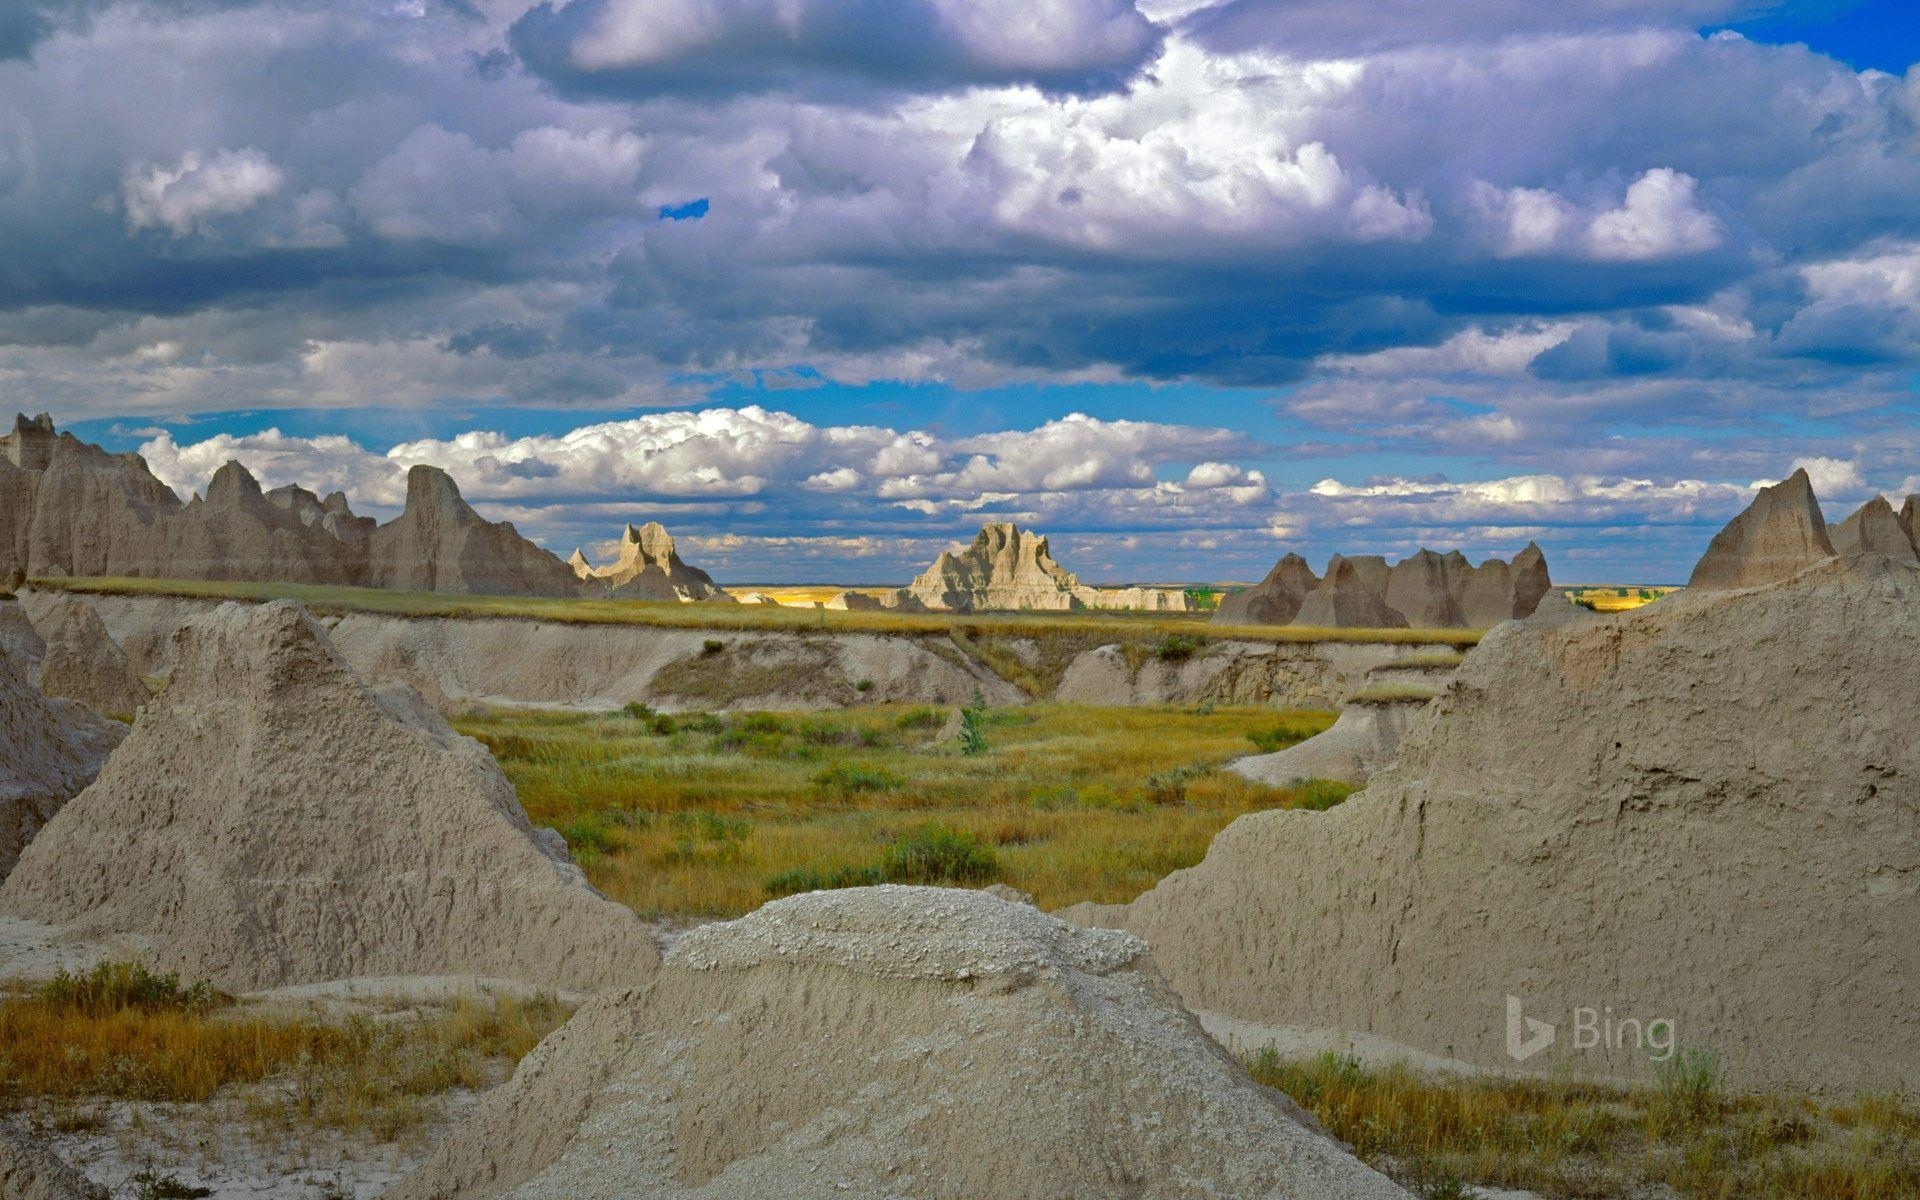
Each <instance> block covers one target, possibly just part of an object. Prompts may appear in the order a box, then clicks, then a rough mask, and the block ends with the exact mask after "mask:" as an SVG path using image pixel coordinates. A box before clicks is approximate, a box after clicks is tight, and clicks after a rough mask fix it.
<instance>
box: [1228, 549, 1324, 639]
mask: <svg viewBox="0 0 1920 1200" xmlns="http://www.w3.org/2000/svg"><path fill="white" fill-rule="evenodd" d="M1318 586H1320V577H1319V576H1318V575H1315V574H1314V573H1313V568H1312V567H1309V566H1308V565H1307V560H1306V559H1304V558H1301V557H1300V556H1299V555H1298V554H1288V555H1286V556H1285V557H1283V558H1282V559H1281V560H1280V561H1279V562H1277V563H1275V564H1273V570H1271V571H1268V572H1267V577H1266V578H1265V579H1262V580H1261V581H1260V582H1259V583H1257V584H1255V585H1254V586H1252V587H1250V588H1245V589H1243V590H1241V591H1238V592H1234V593H1232V594H1231V595H1229V596H1227V597H1226V598H1225V599H1223V600H1221V601H1220V607H1219V608H1218V609H1217V610H1216V611H1215V612H1214V614H1213V623H1214V624H1215V625H1288V624H1291V623H1292V622H1293V619H1294V617H1296V616H1298V615H1299V614H1300V606H1301V605H1302V604H1304V603H1306V599H1307V595H1308V593H1310V592H1312V591H1313V589H1314V588H1316V587H1318Z"/></svg>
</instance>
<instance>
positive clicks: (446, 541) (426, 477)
mask: <svg viewBox="0 0 1920 1200" xmlns="http://www.w3.org/2000/svg"><path fill="white" fill-rule="evenodd" d="M363 582H364V583H365V584H366V586H368V587H379V588H401V589H405V590H408V591H417V592H463V593H470V594H474V595H484V596H578V595H579V594H580V581H579V580H578V579H576V578H574V574H573V572H572V570H570V569H569V568H568V567H567V564H565V563H563V562H561V561H560V560H559V559H558V558H556V557H554V556H553V555H552V554H549V553H547V552H546V551H545V550H542V549H541V548H540V547H538V546H536V545H534V544H533V543H532V542H530V541H528V540H527V539H526V538H523V537H521V536H520V533H519V531H518V530H516V529H514V527H513V525H512V524H511V523H509V522H506V521H500V522H494V521H489V520H487V519H486V518H484V517H482V516H481V515H480V514H479V513H477V512H475V511H473V507H472V506H471V505H469V504H468V503H467V502H466V501H465V500H463V499H461V497H460V489H459V487H458V486H457V485H456V484H455V483H454V482H453V477H452V476H450V475H448V474H447V473H446V472H445V471H442V470H441V469H440V468H438V467H428V466H418V467H414V468H413V469H412V470H410V471H408V472H407V507H406V511H405V512H403V513H401V514H400V516H398V517H397V518H395V519H394V520H392V521H390V522H388V523H387V524H385V525H382V526H380V527H379V528H378V529H376V530H374V531H373V534H372V536H371V537H369V538H368V547H367V569H366V576H365V579H364V580H363Z"/></svg>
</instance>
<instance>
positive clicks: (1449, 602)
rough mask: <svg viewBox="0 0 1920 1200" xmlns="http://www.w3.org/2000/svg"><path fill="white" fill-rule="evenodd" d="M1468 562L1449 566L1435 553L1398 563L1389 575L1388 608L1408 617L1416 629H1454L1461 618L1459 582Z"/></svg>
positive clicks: (1461, 622)
mask: <svg viewBox="0 0 1920 1200" xmlns="http://www.w3.org/2000/svg"><path fill="white" fill-rule="evenodd" d="M1465 566H1466V560H1465V559H1464V558H1462V559H1460V560H1459V562H1458V563H1453V562H1449V561H1448V560H1447V559H1445V558H1442V557H1441V556H1440V555H1438V554H1435V553H1434V552H1433V551H1431V550H1421V551H1418V552H1416V553H1415V554H1413V555H1411V556H1409V557H1407V558H1403V559H1401V560H1400V561H1399V562H1398V563H1395V564H1394V566H1393V569H1392V570H1391V571H1389V572H1388V573H1387V607H1388V608H1391V609H1393V610H1394V611H1395V612H1397V613H1399V614H1400V615H1401V616H1403V617H1405V618H1406V620H1407V624H1409V625H1411V626H1413V627H1414V628H1415V629H1454V628H1458V627H1460V626H1462V625H1465V624H1466V622H1465V621H1464V620H1463V619H1462V618H1461V614H1460V603H1459V598H1458V595H1459V594H1458V592H1457V591H1456V590H1455V587H1456V584H1455V579H1456V578H1457V577H1458V574H1459V572H1460V570H1461V569H1462V568H1464V567H1465Z"/></svg>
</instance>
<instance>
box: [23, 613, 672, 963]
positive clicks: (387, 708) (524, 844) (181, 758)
mask: <svg viewBox="0 0 1920 1200" xmlns="http://www.w3.org/2000/svg"><path fill="white" fill-rule="evenodd" d="M173 658H174V667H173V674H172V678H171V681H170V683H169V686H168V688H167V690H166V692H165V693H163V694H162V695H161V696H160V697H159V698H158V699H156V700H155V701H154V702H153V703H152V704H150V705H149V706H148V707H147V708H146V709H145V710H144V711H143V712H142V714H141V717H140V720H139V722H138V724H137V725H136V727H135V729H134V731H133V733H132V734H131V735H129V736H128V738H127V740H126V741H125V742H124V743H122V745H121V746H120V748H119V750H118V751H117V752H116V753H115V754H114V756H113V758H112V759H111V760H110V761H109V762H108V763H107V766H106V768H105V769H104V770H103V771H102V772H101V774H100V777H99V778H98V779H97V780H96V781H95V782H94V783H93V785H92V786H91V787H89V788H88V789H87V790H86V791H85V792H83V793H81V795H79V796H78V797H76V798H75V799H74V800H72V801H71V802H69V803H68V804H67V805H66V806H65V807H64V808H62V809H61V810H60V812H59V813H58V815H56V816H55V818H54V819H53V821H52V822H50V823H49V824H48V826H47V828H46V829H44V830H42V831H41V833H40V835H39V836H38V837H37V838H35V839H34V840H33V842H32V843H31V844H29V845H28V847H27V851H26V853H25V854H24V855H22V856H21V860H20V862H19V865H18V866H16V867H15V869H14V872H13V874H12V875H11V876H10V877H9V878H8V879H7V882H6V884H5V885H4V886H0V913H5V914H7V915H11V916H16V917H23V918H26V919H29V920H34V921H39V922H44V923H46V924H50V925H59V926H65V927H69V928H70V929H71V930H72V932H73V933H74V934H75V936H78V937H82V938H86V937H96V938H106V937H113V936H119V935H129V936H133V937H136V938H139V939H141V940H142V941H143V942H144V943H145V944H146V945H147V946H149V947H150V950H149V957H150V958H152V959H153V961H154V963H155V965H156V966H158V967H159V968H161V969H163V970H171V971H179V972H181V973H183V974H186V975H188V976H190V977H195V978H204V979H209V980H211V981H212V982H213V983H214V984H216V985H217V986H219V987H222V988H225V989H228V990H232V991H244V990H250V989H254V988H262V987H276V986H281V985H286V984H298V983H312V982H319V981H324V980H331V979H341V978H347V977H352V976H363V975H435V974H457V975H481V976H498V977H505V978H510V979H518V980H523V981H526V982H529V983H535V984H541V985H546V986H554V987H564V988H596V987H601V986H606V985H609V984H614V983H620V982H634V981H639V980H644V979H646V978H648V977H649V976H650V975H651V974H652V972H653V970H654V968H655V967H656V965H657V955H656V952H655V949H654V945H653V942H652V939H651V938H650V936H649V935H648V933H647V930H646V929H645V927H644V926H643V925H642V924H641V923H640V921H639V919H638V918H637V917H635V916H634V915H633V914H632V913H631V912H629V911H628V910H627V909H625V908H622V907H620V906H619V905H616V904H614V903H612V902H611V901H608V900H606V899H605V898H603V897H602V896H601V895H600V894H599V893H598V892H596V891H595V890H594V889H593V888H592V887H590V886H589V885H588V884H587V882H586V880H585V878H584V877H583V876H582V875H581V874H580V871H579V869H578V868H577V867H575V866H574V865H573V863H572V861H571V860H570V859H569V858H568V857H567V854H566V851H565V848H564V844H556V843H558V838H557V835H553V834H552V833H551V831H538V830H536V829H535V828H534V827H533V826H532V825H531V824H529V823H528V821H527V818H526V814H525V812H524V811H523V810H522V809H521V807H520V804H519V801H518V800H516V799H515V798H514V794H513V788H512V785H510V784H509V783H508V782H507V780H506V777H505V776H503V775H502V774H501V773H500V769H499V767H498V766H497V765H496V764H495V763H494V761H493V758H492V757H491V756H490V755H489V754H488V753H487V752H486V750H485V749H484V748H483V747H481V746H480V744H479V743H478V742H475V741H473V740H471V739H469V738H464V737H460V736H459V735H457V734H455V733H454V732H453V731H452V730H451V729H449V728H448V727H447V725H446V724H445V722H443V721H442V720H440V718H439V717H437V716H435V715H434V714H433V713H432V712H431V711H430V710H428V709H427V708H426V706H425V704H424V703H422V702H421V700H420V698H419V696H418V695H417V694H416V693H414V692H412V691H411V690H409V689H407V688H405V687H404V686H402V685H389V686H387V687H383V688H373V687H370V686H368V685H367V684H366V683H365V682H363V681H362V679H361V678H360V677H359V676H358V675H356V674H355V673H354V672H353V671H352V670H351V669H350V668H348V667H347V666H346V665H345V664H344V663H343V662H342V661H341V660H340V658H339V657H338V655H336V653H335V652H334V649H333V647H332V645H331V644H330V642H329V641H328V639H327V636H326V634H325V633H324V632H323V631H322V630H321V629H320V627H319V626H318V625H316V624H315V623H314V622H313V621H311V620H310V619H309V618H308V617H307V615H306V613H305V612H304V611H303V610H302V609H301V608H300V607H299V606H298V605H295V604H293V603H291V602H288V601H282V602H278V603H274V604H267V605H261V606H257V607H243V606H240V605H226V606H223V607H221V608H220V609H218V610H215V611H214V612H212V613H209V614H207V615H206V616H203V617H199V618H196V619H194V620H192V621H190V622H188V623H187V624H186V625H184V626H182V627H181V629H180V630H179V631H178V632H177V633H176V634H175V635H174V641H173Z"/></svg>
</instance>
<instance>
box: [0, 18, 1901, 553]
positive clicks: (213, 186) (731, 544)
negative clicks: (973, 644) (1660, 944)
mask: <svg viewBox="0 0 1920 1200" xmlns="http://www.w3.org/2000/svg"><path fill="white" fill-rule="evenodd" d="M1916 63H1920V12H1916V10H1915V6H1914V4H1913V2H1912V0H1859V2H1850V0H1798V2H1796V0H1785V2H1781V3H1760V2H1753V0H1561V2H1557V3H1553V4H1541V3H1537V2H1536V0H1452V2H1445V3H1443V2H1440V0H1217V2H1214V0H544V2H542V3H537V4H533V3H528V0H7V2H6V3H5V4H3V5H0V247H4V251H0V404H10V405H11V407H12V408H14V409H17V410H21V411H25V412H28V413H34V412H39V411H47V412H51V413H52V414H53V415H54V417H55V418H56V420H57V421H59V422H60V424H61V425H62V426H63V427H66V428H71V429H73V430H74V431H75V432H76V433H79V434H80V435H81V436H83V437H86V438H88V439H89V440H95V441H99V442H101V443H103V444H105V445H107V446H109V447H110V448H112V449H115V450H134V451H138V452H140V453H141V454H143V455H144V456H145V457H146V459H147V461H148V463H149V464H150V465H151V466H152V468H153V469H154V470H155V472H156V473H157V474H159V475H160V477H161V478H163V479H164V480H166V481H167V482H168V483H169V484H171V485H173V486H174V487H175V488H176V489H178V490H180V491H181V493H182V494H183V495H186V494H189V493H191V492H192V491H194V490H197V489H200V488H203V487H204V486H205V483H206V481H207V479H208V478H209V477H210V476H211V475H212V473H213V472H214V471H215V470H216V469H218V467H219V466H220V465H221V464H222V463H223V462H225V461H226V460H228V459H230V458H233V459H239V460H240V461H242V462H244V463H246V464H247V465H248V466H249V467H250V468H252V469H253V470H254V472H255V473H256V474H257V475H259V476H260V477H261V479H262V481H263V482H265V483H266V484H268V485H269V486H277V485H279V484H282V483H288V482H298V483H302V484H304V485H306V486H308V487H312V488H315V489H316V490H320V491H326V490H331V489H334V488H339V489H342V490H345V491H346V492H347V493H348V495H349V496H350V497H351V498H352V499H353V502H354V505H355V507H356V509H358V510H359V511H363V512H368V513H372V514H374V515H377V516H382V517H385V516H391V515H392V514H393V513H394V512H395V511H396V509H397V506H398V505H399V503H400V502H401V500H402V498H403V495H404V475H405V470H406V468H407V467H408V466H410V465H412V464H414V463H419V462H430V463H434V464H437V465H440V466H444V467H446V468H447V469H449V470H450V471H452V473H453V475H454V477H455V478H456V479H457V480H458V481H459V483H460V485H461V486H462V488H463V490H464V491H465V493H466V494H467V496H468V497H469V499H471V500H472V501H474V503H475V505H476V507H478V508H479V509H480V510H481V511H482V512H484V513H486V514H487V515H488V516H490V517H494V518H503V519H510V520H512V521H513V522H514V523H515V524H516V526H517V527H518V528H520V529H521V531H522V532H524V533H526V534H528V535H529V536H531V537H533V538H535V539H536V540H538V541H540V542H541V543H542V544H544V545H546V546H548V547H549V548H550V549H553V550H555V551H556V552H558V553H561V554H566V553H568V552H569V551H571V550H572V548H573V547H574V546H576V545H581V546H585V547H586V548H587V551H588V553H589V555H590V556H600V555H604V554H606V553H608V551H609V550H610V545H611V543H612V541H613V540H614V538H615V537H616V535H617V533H618V531H619V529H620V527H621V525H622V524H624V523H625V522H628V521H633V522H636V523H638V522H640V521H643V520H648V519H657V520H661V521H663V522H665V523H666V524H667V525H668V526H669V527H670V528H672V529H673V530H674V531H675V533H676V534H678V535H679V536H680V541H681V545H682V552H683V553H684V554H685V555H686V556H687V557H688V558H689V559H690V560H692V561H694V562H696V563H697V564H699V565H702V566H705V567H707V568H708V569H709V570H712V571H713V572H714V573H715V575H716V576H717V577H719V578H720V579H721V580H722V581H723V582H740V583H748V582H761V583H775V582H846V583H872V582H904V581H905V580H906V579H907V578H908V577H909V576H911V575H912V574H913V573H914V572H915V571H917V570H918V569H919V568H920V567H922V566H923V565H924V564H925V563H926V562H927V561H929V560H930V559H931V558H932V557H933V555H934V554H935V553H937V552H938V550H940V549H941V548H943V547H945V546H947V545H949V544H951V543H954V542H956V541H963V540H965V539H966V538H967V537H969V536H970V535H971V533H972V531H973V530H974V529H976V528H977V527H978V526H979V525H980V524H981V523H982V522H984V521H988V520H1015V521H1018V522H1019V523H1021V524H1023V525H1028V526H1031V527H1033V528H1036V529H1039V530H1041V531H1042V532H1045V533H1047V534H1049V535H1050V536H1051V537H1052V541H1053V546H1054V550H1055V554H1056V556H1057V557H1058V558H1059V559H1060V560H1061V561H1062V562H1063V563H1065V565H1067V566H1068V567H1069V568H1072V569H1075V570H1077V571H1079V572H1080V574H1081V575H1082V576H1083V577H1084V578H1086V579H1088V580H1089V581H1097V582H1129V581H1133V582H1149V581H1221V580H1241V579H1249V578H1258V577H1259V576H1260V575H1261V574H1263V573H1264V572H1265V571H1266V569H1267V568H1268V567H1269V566H1270V565H1271V564H1272V563H1273V562H1274V560H1275V559H1277V558H1278V557H1279V556H1280V555H1281V554H1284V553H1286V552H1288V551H1298V552H1300V553H1302V554H1305V555H1306V556H1307V557H1308V558H1309V559H1310V560H1312V561H1314V562H1316V563H1319V562H1321V561H1324V559H1325V558H1326V557H1327V556H1328V555H1330V554H1332V553H1334V552H1343V553H1348V554H1356V553H1380V554H1387V555H1389V556H1397V555H1400V554H1404V553H1407V552H1410V551H1411V550H1413V549H1414V548H1416V547H1417V546H1421V545H1425V546H1430V547H1434V548H1437V549H1452V548H1459V549H1462V550H1464V551H1466V552H1467V553H1468V554H1469V555H1471V556H1473V557H1475V558H1479V557H1482V556H1485V555H1492V554H1498V555H1501V556H1507V555H1511V554H1512V553H1514V552H1515V551H1517V550H1518V549H1520V548H1521V547H1522V546H1524V545H1525V544H1526V542H1528V541H1530V540H1533V541H1538V542H1539V543H1540V544H1541V545H1542V546H1543V547H1544V548H1545V549H1546V551H1547V554H1548V558H1549V561H1550V563H1551V564H1552V566H1553V570H1554V574H1555V577H1556V578H1557V579H1559V580H1562V581H1565V582H1642V583H1655V582H1667V581H1678V580H1683V579H1684V578H1685V576H1686V574H1687V571H1688V569H1689V568H1690V567H1691V565H1692V563H1693V561H1694V560H1695V558H1697V557H1698V555H1699V553H1700V552H1701V550H1702V549H1703V548H1704V546H1705V543H1706V540H1707V538H1708V537H1709V536H1710V535H1711V533H1712V531H1713V530H1714V529H1716V528H1717V527H1718V526H1719V525H1720V524H1721V523H1723V522H1724V521H1725V520H1726V519H1728V518H1729V517H1730V516H1731V515H1732V514H1733V513H1734V512H1736V511H1738V509H1739V508H1740V507H1741V506H1742V505H1743V504H1744V503H1745V502H1746V501H1747V500H1748V499H1749V498H1750V497H1751V495H1752V491H1753V489H1754V488H1755V487H1756V486H1758V485H1760V484H1762V483H1765V482H1769V481H1772V480H1776V479H1779V478H1781V477H1783V476H1784V475H1786V474H1787V473H1788V472H1789V471H1791V470H1792V469H1793V468H1794V467H1795V466H1806V467H1807V468H1808V470H1809V471H1810V473H1811V474H1812V475H1813V478H1814V480H1815V484H1816V487H1817V488H1818V490H1819V492H1820V495H1821V498H1822V500H1823V501H1824V502H1825V504H1826V506H1827V509H1828V515H1829V517H1830V519H1834V520H1838V519H1839V518H1840V517H1842V516H1844V515H1845V514H1846V513H1847V512H1849V511H1851V510H1852V509H1853V508H1854V507H1857V506H1858V505H1859V504H1860V503H1862V502H1864V501H1865V500H1866V499H1868V498H1869V497H1870V496H1872V495H1873V494H1874V493H1876V492H1880V493H1884V494H1887V495H1888V496H1890V497H1892V498H1894V499H1895V500H1896V503H1897V501H1898V498H1899V497H1900V496H1902V495H1904V494H1906V493H1908V492H1914V491H1920V422H1917V421H1916V416H1920V65H1916Z"/></svg>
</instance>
